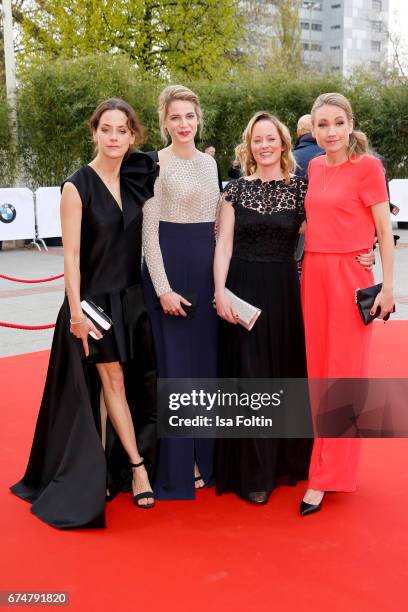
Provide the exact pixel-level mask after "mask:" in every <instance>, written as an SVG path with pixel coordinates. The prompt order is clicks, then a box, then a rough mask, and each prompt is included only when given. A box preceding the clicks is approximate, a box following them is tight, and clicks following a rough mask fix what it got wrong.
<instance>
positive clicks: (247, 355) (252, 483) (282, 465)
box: [215, 257, 312, 500]
mask: <svg viewBox="0 0 408 612" xmlns="http://www.w3.org/2000/svg"><path fill="white" fill-rule="evenodd" d="M226 286H227V287H228V288H229V289H230V290H231V291H233V292H234V293H235V294H236V295H238V296H239V297H241V298H242V299H244V300H246V301H248V302H249V303H251V304H254V305H256V306H258V307H259V308H261V309H262V313H261V315H260V317H259V318H258V320H257V321H256V323H255V326H254V327H253V329H252V330H251V331H250V332H248V331H247V330H246V329H244V328H243V327H241V326H240V325H231V324H230V323H228V322H226V321H221V324H220V341H219V371H220V375H221V376H222V377H226V378H306V354H305V341H304V331H303V320H302V310H301V302H300V291H299V277H298V273H297V267H296V263H295V261H294V260H293V259H292V260H289V261H271V262H262V263H261V262H253V261H246V260H241V259H239V258H234V257H233V258H232V259H231V264H230V269H229V274H228V279H227V283H226ZM311 446H312V440H311V439H308V438H305V439H289V438H288V439H279V438H270V439H263V438H237V439H232V438H231V439H228V438H225V439H219V440H217V446H216V460H215V465H216V492H217V493H218V494H221V493H236V494H237V495H239V496H240V497H241V498H243V499H247V500H248V499H249V500H250V499H251V497H252V495H253V494H254V493H255V492H261V491H262V492H265V493H266V494H267V496H269V494H270V493H271V492H272V491H273V490H274V489H275V488H276V487H277V486H279V485H295V484H296V482H297V481H298V480H303V479H306V478H307V474H308V468H309V460H310V452H311Z"/></svg>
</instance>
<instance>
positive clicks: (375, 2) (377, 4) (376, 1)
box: [371, 0, 382, 11]
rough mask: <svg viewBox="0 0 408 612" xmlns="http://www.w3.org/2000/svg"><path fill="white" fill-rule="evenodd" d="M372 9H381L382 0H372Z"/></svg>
mask: <svg viewBox="0 0 408 612" xmlns="http://www.w3.org/2000/svg"><path fill="white" fill-rule="evenodd" d="M371 6H372V9H373V10H374V11H381V10H382V2H381V0H372V4H371Z"/></svg>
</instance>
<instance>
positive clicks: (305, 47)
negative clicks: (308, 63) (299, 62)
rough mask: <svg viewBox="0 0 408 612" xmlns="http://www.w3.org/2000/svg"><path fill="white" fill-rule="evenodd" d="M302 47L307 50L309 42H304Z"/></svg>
mask: <svg viewBox="0 0 408 612" xmlns="http://www.w3.org/2000/svg"><path fill="white" fill-rule="evenodd" d="M302 47H303V49H304V50H305V51H307V50H308V48H309V43H302Z"/></svg>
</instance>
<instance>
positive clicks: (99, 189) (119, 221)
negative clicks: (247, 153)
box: [12, 98, 156, 528]
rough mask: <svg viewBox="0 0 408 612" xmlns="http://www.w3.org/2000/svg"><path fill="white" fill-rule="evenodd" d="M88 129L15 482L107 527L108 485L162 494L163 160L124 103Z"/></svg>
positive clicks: (109, 106)
mask: <svg viewBox="0 0 408 612" xmlns="http://www.w3.org/2000/svg"><path fill="white" fill-rule="evenodd" d="M90 128H91V133H92V137H93V140H94V142H95V145H96V149H97V155H96V157H95V159H94V160H93V161H92V162H91V163H90V164H89V165H85V166H82V167H81V168H80V169H79V170H78V171H77V172H75V173H74V174H73V175H72V176H70V177H69V178H68V179H67V180H66V181H65V183H64V184H63V187H62V198H61V223H62V234H63V242H64V270H65V287H66V298H65V300H64V303H63V305H62V308H61V310H60V312H59V315H58V319H57V324H56V329H55V334H54V339H53V344H52V349H51V357H50V364H49V368H48V374H47V380H46V384H45V390H44V395H43V400H42V404H41V408H40V414H39V417H38V422H37V427H36V431H35V436H34V441H33V446H32V450H31V455H30V459H29V463H28V467H27V471H26V473H25V476H24V478H23V479H22V480H21V481H20V482H19V483H17V484H16V485H14V486H13V487H12V491H13V492H14V493H15V494H16V495H18V496H19V497H22V498H23V499H26V500H27V501H29V502H31V503H32V508H31V510H32V512H33V513H34V514H35V515H36V516H38V517H39V518H40V519H41V520H43V521H44V522H46V523H49V524H50V525H53V526H55V527H59V528H72V527H83V526H87V527H103V526H104V524H105V515H104V508H105V495H106V492H107V491H108V493H109V495H110V496H113V495H114V494H115V493H116V492H117V491H119V490H123V489H125V490H126V489H127V490H128V489H130V486H131V487H132V489H133V495H134V501H135V503H136V505H138V506H140V507H143V508H148V507H151V506H152V505H153V503H154V502H153V494H152V490H151V487H150V482H149V476H148V473H147V471H146V468H148V471H149V473H150V477H152V476H153V473H152V472H153V468H154V457H155V439H156V436H155V409H156V365H155V355H154V348H153V342H152V336H151V330H150V324H149V319H148V316H147V312H146V309H145V306H144V301H143V295H142V288H141V232H142V206H143V203H144V201H145V200H146V199H148V198H149V197H150V196H151V195H152V193H153V185H154V180H155V177H156V170H155V163H154V161H153V160H152V159H151V158H150V157H148V156H147V155H145V154H143V153H140V152H134V153H132V152H131V150H132V146H133V144H134V143H135V141H136V140H138V141H139V142H140V141H141V140H142V137H143V136H144V130H143V128H142V127H141V125H140V124H139V122H138V120H137V118H136V115H135V113H134V110H133V109H132V108H131V107H130V106H129V105H128V104H127V103H126V102H123V101H122V100H118V99H114V98H113V99H110V100H107V101H105V102H103V103H102V104H100V105H99V106H98V108H97V109H96V110H95V112H94V114H93V116H92V118H91V121H90ZM84 298H88V299H90V300H92V301H93V302H94V303H95V304H96V305H97V306H99V307H100V308H102V309H103V310H104V311H105V312H106V313H107V314H108V315H109V316H110V317H111V319H112V321H113V326H112V328H111V329H110V330H109V331H108V332H107V333H106V335H105V336H104V337H103V338H101V334H100V333H99V332H98V330H97V329H96V328H95V327H94V325H93V324H92V322H91V320H90V319H89V318H87V317H86V316H85V315H84V313H83V312H82V309H81V305H80V302H81V300H82V299H84ZM90 332H92V333H94V334H95V335H96V336H97V337H98V338H99V339H97V340H94V339H92V338H91V337H90V336H89V334H90ZM101 391H102V393H101ZM102 397H103V400H102V399H101V398H102ZM104 406H106V410H107V413H108V417H109V418H108V420H107V422H106V410H105V409H104ZM104 412H105V415H104ZM101 415H102V416H101ZM104 416H105V418H104ZM135 429H136V431H137V434H138V435H137V443H136V436H135ZM101 437H103V441H104V444H102V441H101ZM142 455H143V457H144V460H145V461H144V462H143V459H142ZM129 463H130V465H131V466H132V469H133V473H131V470H130V468H129ZM145 465H146V467H145ZM131 474H132V477H131Z"/></svg>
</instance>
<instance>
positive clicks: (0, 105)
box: [0, 87, 17, 187]
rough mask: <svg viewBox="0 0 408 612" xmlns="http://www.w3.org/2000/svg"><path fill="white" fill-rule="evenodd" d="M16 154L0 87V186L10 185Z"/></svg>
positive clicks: (13, 177) (8, 116) (5, 103)
mask: <svg viewBox="0 0 408 612" xmlns="http://www.w3.org/2000/svg"><path fill="white" fill-rule="evenodd" d="M16 167H17V155H16V151H15V144H14V140H13V138H12V134H11V129H10V112H9V108H8V105H7V101H6V90H5V88H2V87H0V187H11V186H12V185H13V182H14V179H15V176H16Z"/></svg>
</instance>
